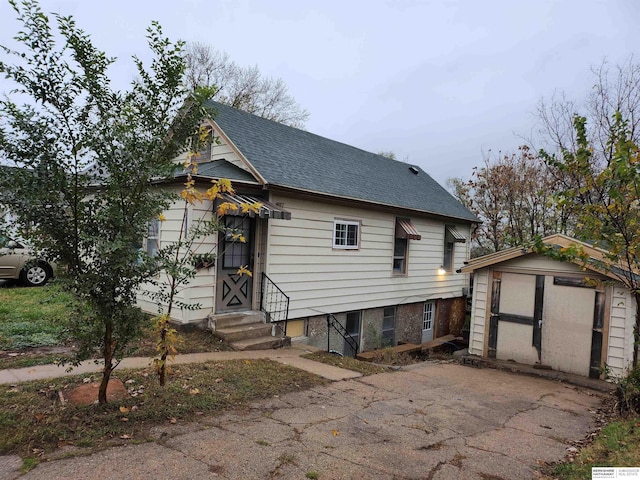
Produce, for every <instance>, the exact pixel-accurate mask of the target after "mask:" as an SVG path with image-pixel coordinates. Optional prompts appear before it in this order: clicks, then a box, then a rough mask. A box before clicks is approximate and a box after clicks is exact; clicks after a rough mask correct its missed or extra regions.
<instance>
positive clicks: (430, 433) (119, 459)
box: [11, 362, 603, 480]
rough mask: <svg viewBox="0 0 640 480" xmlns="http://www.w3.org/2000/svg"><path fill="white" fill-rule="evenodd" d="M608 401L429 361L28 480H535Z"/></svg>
mask: <svg viewBox="0 0 640 480" xmlns="http://www.w3.org/2000/svg"><path fill="white" fill-rule="evenodd" d="M602 395H603V394H601V393H599V392H595V391H591V390H588V389H585V388H581V387H575V386H572V385H569V384H565V383H559V382H557V381H552V380H547V379H541V378H533V377H528V376H523V375H517V374H512V373H507V372H503V371H497V370H490V369H484V370H483V369H475V368H470V367H464V366H461V365H457V364H452V363H435V362H425V363H423V364H419V365H414V366H412V367H410V368H409V369H406V370H403V371H400V372H394V373H384V374H378V375H374V376H370V377H363V378H359V379H352V380H345V381H340V382H335V383H332V384H330V385H328V386H325V387H318V388H314V389H311V390H307V391H303V392H297V393H293V394H288V395H283V396H281V397H274V398H270V399H268V400H263V401H259V402H255V403H253V404H252V405H251V406H250V407H249V408H248V409H245V410H242V411H237V412H230V413H225V414H223V415H219V416H211V417H200V418H198V421H197V422H194V423H186V424H184V423H183V424H177V425H166V426H162V427H158V428H156V429H155V430H154V431H153V441H152V442H149V443H145V444H140V445H128V446H123V447H114V448H110V449H108V450H105V451H102V452H98V453H94V454H91V455H87V456H78V457H73V458H65V459H61V460H55V461H51V462H47V463H42V464H40V465H38V466H37V467H36V468H35V469H34V470H32V471H31V472H29V473H27V474H26V475H24V476H22V477H20V478H21V479H40V478H48V479H56V478H74V479H94V478H109V479H158V478H171V479H191V478H216V479H271V478H277V479H304V478H319V479H322V480H324V479H364V478H367V479H369V478H372V479H432V480H444V479H461V478H464V479H466V480H474V479H477V480H486V479H488V478H490V479H492V480H500V479H504V480H507V479H508V480H512V479H531V478H538V477H539V473H538V472H537V470H536V467H537V466H539V465H541V464H542V463H544V462H552V461H558V460H561V459H563V458H564V456H565V455H566V453H567V450H566V449H567V447H568V446H569V445H570V444H571V442H572V441H576V440H581V439H582V438H584V437H585V435H587V434H588V433H589V432H591V431H592V430H593V429H594V428H595V410H596V409H597V408H598V407H599V406H600V403H601V400H602V398H603V397H602ZM314 473H315V474H317V477H314V476H313V474H314ZM16 475H18V474H17V473H16ZM307 475H310V477H307ZM11 478H17V477H11Z"/></svg>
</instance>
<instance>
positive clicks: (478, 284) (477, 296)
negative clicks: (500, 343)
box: [469, 268, 491, 355]
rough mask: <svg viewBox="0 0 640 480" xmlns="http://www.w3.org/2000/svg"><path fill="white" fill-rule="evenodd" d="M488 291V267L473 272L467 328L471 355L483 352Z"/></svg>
mask: <svg viewBox="0 0 640 480" xmlns="http://www.w3.org/2000/svg"><path fill="white" fill-rule="evenodd" d="M490 292H491V289H490V287H489V269H486V268H485V269H482V270H479V271H477V272H475V273H474V275H473V298H472V305H471V325H470V329H469V353H470V354H472V355H482V354H483V352H484V332H485V326H486V319H487V308H488V305H489V294H490Z"/></svg>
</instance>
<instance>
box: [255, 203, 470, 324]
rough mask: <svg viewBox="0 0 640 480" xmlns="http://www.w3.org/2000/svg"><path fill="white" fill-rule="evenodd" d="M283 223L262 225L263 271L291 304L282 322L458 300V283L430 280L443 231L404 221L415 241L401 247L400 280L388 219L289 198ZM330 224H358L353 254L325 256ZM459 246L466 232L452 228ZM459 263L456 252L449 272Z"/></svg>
mask: <svg viewBox="0 0 640 480" xmlns="http://www.w3.org/2000/svg"><path fill="white" fill-rule="evenodd" d="M271 201H273V202H276V203H278V202H282V203H284V208H285V209H286V210H288V211H290V212H291V216H292V219H291V220H288V221H286V220H269V232H268V236H269V237H268V251H267V265H266V271H267V273H268V275H269V277H270V278H271V279H272V280H273V281H274V282H275V283H276V284H277V285H278V286H279V287H280V288H281V289H282V290H283V291H284V292H285V293H286V294H287V295H289V297H290V299H291V303H290V318H300V317H306V316H312V315H317V314H321V313H336V312H344V311H349V310H358V309H364V308H376V307H381V306H386V305H398V304H405V303H413V302H420V301H424V300H427V299H432V298H452V297H459V296H461V294H462V287H464V286H465V285H466V275H465V274H457V273H447V274H446V275H443V276H438V275H437V273H436V272H437V270H438V267H440V266H441V265H442V260H443V254H444V223H443V222H442V221H437V220H431V219H425V218H417V217H411V221H412V223H413V225H414V226H415V227H416V229H417V230H418V232H419V233H420V235H421V236H422V239H421V240H410V241H409V258H408V265H407V275H406V276H394V275H393V272H392V259H393V241H394V235H395V219H396V217H395V215H393V214H392V213H383V212H379V211H376V210H373V209H368V210H365V209H361V208H350V207H344V206H339V205H332V204H322V203H319V202H311V201H306V200H297V199H292V198H289V197H272V198H271ZM336 218H340V219H349V220H358V221H360V222H361V231H360V248H359V249H358V250H339V249H333V228H334V220H335V219H336ZM456 227H457V229H458V230H459V231H460V232H461V233H463V234H464V235H465V236H466V237H467V238H468V237H469V227H468V226H467V225H457V226H456ZM466 258H467V245H466V244H456V250H455V255H454V260H455V265H454V268H455V269H458V268H460V267H461V266H462V265H463V262H464V261H465V260H466Z"/></svg>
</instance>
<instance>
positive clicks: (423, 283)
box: [139, 102, 477, 353]
mask: <svg viewBox="0 0 640 480" xmlns="http://www.w3.org/2000/svg"><path fill="white" fill-rule="evenodd" d="M212 106H213V107H214V110H215V112H216V113H215V115H214V119H209V120H208V121H207V124H208V125H210V126H211V127H212V129H213V132H214V135H215V138H216V140H217V141H214V142H212V143H211V144H210V145H209V147H208V148H207V149H206V150H205V151H203V152H202V154H201V156H200V157H199V159H198V161H199V165H198V172H197V175H196V181H198V182H208V181H210V180H211V179H217V178H228V179H230V180H231V181H232V183H233V186H234V188H235V190H236V195H235V196H230V195H227V197H226V200H227V201H232V202H236V203H239V204H240V203H242V202H254V201H259V202H261V204H262V208H261V209H260V212H259V213H258V214H255V215H244V216H242V215H239V214H233V213H232V214H229V215H226V216H225V217H224V218H223V221H224V224H225V227H226V229H227V231H235V232H239V231H241V232H243V234H244V236H245V238H246V239H247V242H246V243H239V242H234V241H233V237H232V236H230V235H221V236H220V238H210V239H207V240H206V241H205V242H204V243H203V245H202V246H201V247H200V250H199V251H202V252H212V253H213V254H214V255H215V256H216V257H217V261H216V262H215V266H214V267H211V268H207V269H202V270H200V271H199V273H198V275H197V276H196V278H195V279H194V281H193V282H192V284H191V285H190V286H189V288H188V289H186V290H185V291H184V292H183V298H182V300H183V301H185V302H187V303H188V302H191V303H197V304H199V306H200V308H199V309H197V310H183V311H178V313H177V314H176V315H175V317H174V318H173V320H174V321H175V322H177V323H181V324H190V323H200V322H202V321H203V319H208V321H209V324H210V326H211V327H212V328H214V329H216V330H222V326H223V323H221V322H222V320H223V319H225V318H227V317H229V316H232V315H230V314H233V313H234V312H252V311H253V312H257V311H260V310H262V311H264V312H265V314H266V317H267V321H268V322H269V321H270V322H274V323H275V324H277V325H278V327H284V325H283V323H284V320H285V319H286V320H287V321H286V334H287V336H289V337H294V338H296V337H297V338H299V339H303V340H305V341H308V342H309V343H311V344H315V345H319V346H326V345H327V339H328V329H329V328H330V329H331V332H333V333H332V334H331V335H330V338H329V340H330V348H332V349H335V350H338V351H345V352H346V353H354V352H353V350H354V349H355V350H358V351H362V350H366V349H369V350H370V349H373V348H374V347H376V346H379V345H381V344H396V343H397V342H400V341H405V342H413V343H420V342H424V341H427V340H430V339H432V338H433V337H437V336H442V335H447V334H449V333H450V331H451V330H456V331H459V330H460V328H461V326H462V324H463V322H464V313H465V298H464V294H465V288H466V287H468V275H467V274H464V273H457V272H456V270H457V269H459V268H460V267H462V266H463V265H464V262H465V261H466V260H467V258H468V256H469V236H470V227H471V225H472V223H474V222H477V218H476V217H475V216H474V215H473V214H471V213H470V212H469V211H468V210H467V209H466V208H464V207H463V206H462V205H461V204H460V203H459V202H458V201H457V200H456V199H455V198H453V197H452V196H451V195H450V194H449V193H448V192H447V191H446V190H445V189H444V188H442V187H441V186H440V185H439V184H438V183H437V182H435V181H434V180H433V179H432V178H431V177H430V176H429V175H428V174H427V173H425V172H424V171H423V170H421V169H420V168H419V167H417V166H414V165H411V164H408V163H403V162H399V161H395V160H392V159H389V158H386V157H383V156H380V155H376V154H373V153H369V152H365V151H363V150H360V149H358V148H355V147H352V146H349V145H345V144H343V143H339V142H336V141H333V140H329V139H327V138H323V137H321V136H318V135H314V134H312V133H309V132H307V131H303V130H298V129H295V128H292V127H288V126H286V125H282V124H279V123H276V122H273V121H270V120H266V119H263V118H260V117H257V116H255V115H252V114H249V113H246V112H243V111H240V110H236V109H233V108H231V107H228V106H226V105H222V104H219V103H216V102H212ZM177 180H180V178H177ZM202 185H206V184H205V183H202ZM175 188H177V189H179V188H181V185H180V183H179V182H177V183H176V185H175ZM212 210H213V207H212V205H211V204H210V203H204V204H203V205H201V206H193V207H190V209H189V212H188V215H187V219H188V220H189V221H193V219H195V218H200V217H201V216H202V215H204V216H205V217H206V216H207V215H208V216H209V217H210V216H211V213H212ZM182 211H183V207H182V206H181V205H176V206H175V208H172V209H170V210H169V211H168V212H166V214H165V217H166V220H165V221H163V222H157V224H155V225H153V226H152V228H150V235H149V238H148V239H147V241H146V248H147V250H148V251H150V252H151V253H153V249H154V248H157V246H158V245H163V244H164V243H165V242H170V241H173V240H175V239H176V238H177V236H178V234H179V232H180V228H181V225H182V224H183V213H182ZM154 244H155V245H156V246H155V247H154V246H153V245H154ZM243 265H248V266H249V269H250V270H251V271H252V273H253V275H252V276H247V275H244V276H241V277H240V276H238V275H237V274H236V272H237V269H238V267H240V266H243ZM438 272H440V273H438ZM139 304H140V305H141V306H142V307H143V309H145V310H147V311H150V312H155V311H156V308H155V305H153V304H152V303H149V302H148V301H146V300H145V299H144V298H141V299H140V302H139ZM235 317H237V315H236V316H235ZM334 321H335V325H334ZM224 326H225V327H228V324H227V323H226V322H225V323H224ZM341 327H342V333H343V335H340V333H339V332H338V330H340V329H341ZM282 329H283V328H282ZM273 330H274V332H276V331H277V330H278V329H275V328H274V329H273ZM345 330H346V332H345ZM276 333H277V332H276ZM343 336H347V337H349V338H351V339H353V340H355V341H356V342H350V344H351V345H354V346H353V347H351V346H350V344H348V343H346V342H344V339H343ZM343 343H344V344H343Z"/></svg>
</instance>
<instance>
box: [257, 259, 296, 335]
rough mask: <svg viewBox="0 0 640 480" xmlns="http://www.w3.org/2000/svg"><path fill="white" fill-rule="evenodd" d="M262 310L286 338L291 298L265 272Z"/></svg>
mask: <svg viewBox="0 0 640 480" xmlns="http://www.w3.org/2000/svg"><path fill="white" fill-rule="evenodd" d="M260 310H261V311H263V312H264V313H265V315H266V318H267V322H268V323H273V324H275V325H277V327H278V328H279V329H280V331H282V335H283V336H285V337H286V336H287V320H288V319H289V297H288V296H287V295H286V294H285V293H284V292H283V291H282V290H280V288H279V287H278V286H277V285H276V284H275V283H273V280H271V279H270V278H269V277H268V276H267V274H266V273H264V272H262V294H261V295H260ZM283 325H284V327H283Z"/></svg>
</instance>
